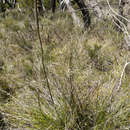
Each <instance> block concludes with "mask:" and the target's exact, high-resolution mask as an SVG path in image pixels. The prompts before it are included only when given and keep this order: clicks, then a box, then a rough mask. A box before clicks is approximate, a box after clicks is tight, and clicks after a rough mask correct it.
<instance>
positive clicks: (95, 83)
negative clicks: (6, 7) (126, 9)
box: [0, 12, 130, 130]
mask: <svg viewBox="0 0 130 130" xmlns="http://www.w3.org/2000/svg"><path fill="white" fill-rule="evenodd" d="M13 13H14V12H13ZM15 15H16V14H15ZM19 15H20V14H19ZM21 15H23V14H21ZM19 18H20V16H17V19H14V18H13V15H11V14H10V17H7V18H4V19H2V20H1V21H0V28H1V31H0V37H1V38H0V55H1V59H0V96H1V95H2V93H3V95H5V94H7V95H8V96H6V98H9V99H10V100H9V101H8V102H4V103H1V104H0V112H1V113H2V114H3V115H4V117H5V118H4V121H5V122H6V126H5V127H6V129H8V127H10V128H12V129H14V128H21V129H22V128H23V129H28V130H32V129H34V130H128V129H129V127H130V126H129V124H130V104H129V98H130V94H129V93H130V89H129V87H130V84H129V83H130V78H129V76H128V74H127V73H125V74H124V76H123V79H122V85H121V88H120V89H119V90H118V89H117V88H118V85H119V78H120V75H121V73H122V69H123V67H124V64H125V62H126V59H127V60H130V59H129V56H130V55H129V51H128V50H127V49H125V47H124V42H123V35H122V34H120V33H118V32H116V31H115V30H114V27H113V25H112V23H111V22H110V21H105V22H99V23H98V24H95V23H94V24H93V25H91V27H90V29H89V30H88V31H87V32H85V33H84V31H83V30H81V29H80V28H77V27H74V25H73V23H72V19H71V18H70V17H69V15H68V14H67V13H64V14H63V15H61V14H60V15H59V14H58V13H57V14H56V16H55V17H54V18H53V20H52V16H51V15H48V16H45V17H44V18H41V19H40V33H41V38H42V44H43V46H44V48H43V50H44V61H45V66H46V70H47V78H48V81H49V85H50V88H51V94H50V91H49V90H48V88H47V84H46V80H45V75H44V73H43V69H42V61H41V56H42V53H41V50H40V45H39V41H38V37H37V29H36V26H35V23H34V21H31V20H29V19H27V17H26V16H25V17H24V19H22V21H21V20H19ZM12 89H13V90H12ZM5 91H6V93H5ZM12 91H13V92H12ZM14 93H15V94H14ZM3 95H2V96H3ZM51 95H52V97H51ZM4 97H5V96H4ZM3 100H4V99H3Z"/></svg>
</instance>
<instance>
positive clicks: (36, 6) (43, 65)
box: [35, 0, 55, 105]
mask: <svg viewBox="0 0 130 130" xmlns="http://www.w3.org/2000/svg"><path fill="white" fill-rule="evenodd" d="M37 4H38V0H35V18H36V26H37V34H38V39H39V43H40V49H41V53H42V57H41V58H42V70H43V73H44V75H45V80H46V85H47V88H48V90H49V94H50V97H51V101H52V103H53V105H54V104H55V103H54V99H53V96H52V92H51V88H50V84H49V80H48V76H47V71H46V66H45V59H44V50H43V44H42V40H41V35H40V27H39V14H38V5H37Z"/></svg>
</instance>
